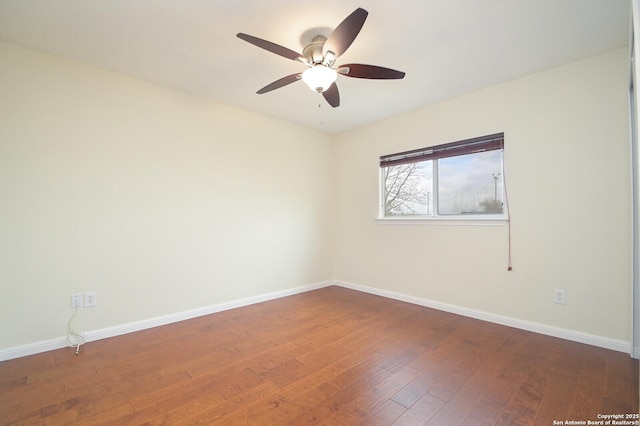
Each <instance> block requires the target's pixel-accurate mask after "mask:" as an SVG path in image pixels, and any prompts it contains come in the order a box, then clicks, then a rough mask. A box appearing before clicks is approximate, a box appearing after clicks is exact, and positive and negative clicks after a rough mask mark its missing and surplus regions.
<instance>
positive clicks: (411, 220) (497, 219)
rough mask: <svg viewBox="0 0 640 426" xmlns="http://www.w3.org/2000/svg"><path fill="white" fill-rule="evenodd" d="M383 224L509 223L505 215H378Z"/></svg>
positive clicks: (481, 224) (461, 224) (468, 224)
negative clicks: (471, 216)
mask: <svg viewBox="0 0 640 426" xmlns="http://www.w3.org/2000/svg"><path fill="white" fill-rule="evenodd" d="M376 222H378V223H380V224H383V225H438V226H441V225H456V226H501V225H506V224H507V223H509V219H508V218H507V217H505V216H490V217H477V216H476V217H473V218H470V217H429V218H426V217H394V218H390V217H378V218H376Z"/></svg>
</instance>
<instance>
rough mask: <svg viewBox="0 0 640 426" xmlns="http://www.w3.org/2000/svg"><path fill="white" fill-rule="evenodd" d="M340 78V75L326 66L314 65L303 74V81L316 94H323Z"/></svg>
mask: <svg viewBox="0 0 640 426" xmlns="http://www.w3.org/2000/svg"><path fill="white" fill-rule="evenodd" d="M336 78H338V73H337V72H336V71H335V70H333V69H331V68H329V67H326V66H324V65H314V66H313V67H311V68H308V69H307V70H305V71H304V72H303V73H302V81H304V82H305V83H307V86H309V88H310V89H311V90H313V91H314V92H318V93H322V92H324V91H325V90H327V89H328V88H329V87H330V86H331V84H333V82H334V81H336Z"/></svg>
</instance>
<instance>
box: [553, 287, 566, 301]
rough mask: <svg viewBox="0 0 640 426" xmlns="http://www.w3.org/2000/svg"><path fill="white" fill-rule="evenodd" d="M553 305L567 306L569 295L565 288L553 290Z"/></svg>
mask: <svg viewBox="0 0 640 426" xmlns="http://www.w3.org/2000/svg"><path fill="white" fill-rule="evenodd" d="M553 303H558V304H560V305H565V304H566V303H567V295H566V293H565V291H564V289H563V288H555V289H553Z"/></svg>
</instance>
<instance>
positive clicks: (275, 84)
mask: <svg viewBox="0 0 640 426" xmlns="http://www.w3.org/2000/svg"><path fill="white" fill-rule="evenodd" d="M301 76H302V73H297V74H291V75H288V76H286V77H282V78H281V79H280V80H276V81H274V82H273V83H271V84H267V85H266V86H264V87H263V88H262V89H260V90H258V91H257V92H256V93H257V94H258V95H262V94H263V93H267V92H270V91H272V90H276V89H279V88H281V87H283V86H286V85H287V84H291V83H295V82H296V81H298V80H300V77H301Z"/></svg>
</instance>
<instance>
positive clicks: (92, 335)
mask: <svg viewBox="0 0 640 426" xmlns="http://www.w3.org/2000/svg"><path fill="white" fill-rule="evenodd" d="M333 284H334V282H333V281H323V282H319V283H316V284H310V285H305V286H302V287H295V288H291V289H287V290H281V291H276V292H272V293H267V294H262V295H258V296H253V297H247V298H244V299H239V300H233V301H231V302H225V303H220V304H217V305H212V306H205V307H203V308H198V309H193V310H190V311H184V312H178V313H175V314H169V315H164V316H160V317H155V318H150V319H146V320H142V321H136V322H132V323H128V324H121V325H116V326H113V327H107V328H103V329H99V330H94V331H89V332H85V333H84V336H85V340H86V342H87V343H88V342H93V341H96V340H100V339H106V338H109V337H115V336H120V335H123V334H127V333H133V332H136V331H141V330H146V329H148V328H153V327H158V326H161V325H166V324H171V323H174V322H179V321H184V320H188V319H191V318H196V317H200V316H203V315H210V314H215V313H216V312H222V311H227V310H229V309H235V308H241V307H243V306H247V305H253V304H255V303H260V302H266V301H268V300H274V299H279V298H281V297H286V296H292V295H294V294H299V293H304V292H307V291H311V290H316V289H319V288H323V287H327V286H330V285H333ZM67 346H68V344H67V338H66V336H63V337H58V338H55V339H49V340H44V341H40V342H34V343H29V344H26V345H21V346H14V347H9V348H6V349H0V361H7V360H10V359H14V358H20V357H23V356H28V355H34V354H38V353H41V352H47V351H51V350H54V349H60V348H65V347H67Z"/></svg>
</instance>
